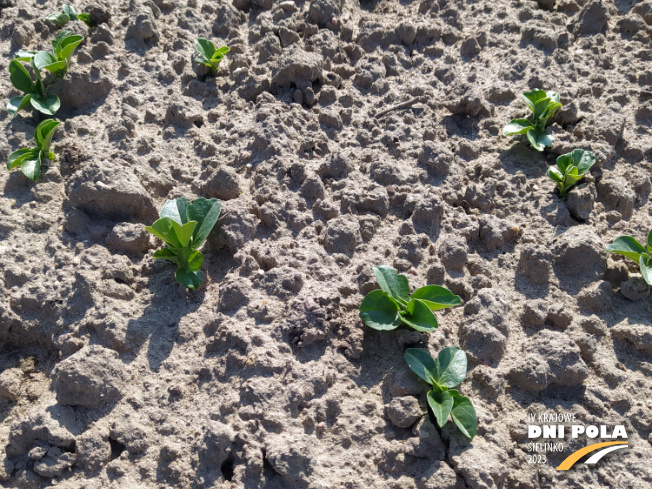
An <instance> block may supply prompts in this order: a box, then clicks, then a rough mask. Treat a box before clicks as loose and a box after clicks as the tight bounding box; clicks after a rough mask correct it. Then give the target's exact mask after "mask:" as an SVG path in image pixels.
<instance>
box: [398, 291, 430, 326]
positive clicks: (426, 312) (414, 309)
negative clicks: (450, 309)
mask: <svg viewBox="0 0 652 489" xmlns="http://www.w3.org/2000/svg"><path fill="white" fill-rule="evenodd" d="M398 315H399V316H400V318H401V319H402V320H403V322H404V323H405V324H407V325H408V326H410V327H411V328H412V329H416V330H417V331H422V332H427V331H433V330H435V329H437V327H438V326H439V324H437V318H436V317H435V315H434V314H433V313H432V311H431V310H430V307H428V304H426V303H425V302H424V301H422V300H419V299H412V300H411V301H410V302H409V303H408V305H407V312H406V313H402V312H399V314H398Z"/></svg>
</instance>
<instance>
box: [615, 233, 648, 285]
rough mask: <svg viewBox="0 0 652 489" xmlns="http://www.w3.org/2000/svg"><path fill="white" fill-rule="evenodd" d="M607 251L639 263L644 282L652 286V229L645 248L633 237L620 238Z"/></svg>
mask: <svg viewBox="0 0 652 489" xmlns="http://www.w3.org/2000/svg"><path fill="white" fill-rule="evenodd" d="M607 251H610V252H611V253H618V254H619V255H623V256H626V257H627V258H631V259H632V260H634V261H635V262H636V263H638V267H639V270H640V271H641V275H642V276H643V280H645V283H646V284H648V285H652V229H651V230H650V232H649V233H648V234H647V242H646V243H645V246H643V245H642V244H641V243H639V242H638V241H636V240H635V239H634V238H632V237H631V236H619V237H618V238H616V239H615V240H614V242H613V243H611V244H610V245H609V246H607Z"/></svg>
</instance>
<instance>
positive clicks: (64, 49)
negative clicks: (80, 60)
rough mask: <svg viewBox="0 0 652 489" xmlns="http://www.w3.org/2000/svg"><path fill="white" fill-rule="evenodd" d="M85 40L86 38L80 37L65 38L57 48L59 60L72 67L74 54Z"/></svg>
mask: <svg viewBox="0 0 652 489" xmlns="http://www.w3.org/2000/svg"><path fill="white" fill-rule="evenodd" d="M83 40H84V36H78V35H75V36H66V37H65V38H63V39H62V40H61V42H60V43H59V44H58V46H57V48H58V51H57V57H58V59H59V60H65V61H66V65H70V58H71V57H72V54H73V53H74V52H75V49H77V46H79V45H80V44H81V43H82V41H83Z"/></svg>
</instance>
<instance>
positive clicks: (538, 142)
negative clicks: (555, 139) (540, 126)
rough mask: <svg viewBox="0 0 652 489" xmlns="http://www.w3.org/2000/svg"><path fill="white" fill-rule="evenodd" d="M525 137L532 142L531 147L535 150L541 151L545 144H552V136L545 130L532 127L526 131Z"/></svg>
mask: <svg viewBox="0 0 652 489" xmlns="http://www.w3.org/2000/svg"><path fill="white" fill-rule="evenodd" d="M527 138H528V141H530V144H532V147H533V148H534V149H536V150H537V151H543V149H544V148H545V147H546V146H552V137H550V136H549V135H548V133H546V132H545V131H541V132H537V131H535V130H534V129H530V130H529V131H528V132H527Z"/></svg>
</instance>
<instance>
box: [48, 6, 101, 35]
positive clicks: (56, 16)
mask: <svg viewBox="0 0 652 489" xmlns="http://www.w3.org/2000/svg"><path fill="white" fill-rule="evenodd" d="M45 20H49V21H50V22H52V23H53V24H55V25H56V26H57V27H65V26H66V24H67V23H68V22H70V21H71V20H81V21H82V22H83V23H84V24H86V25H87V26H88V27H89V29H93V28H94V27H96V26H97V24H96V23H95V22H93V20H92V19H91V15H90V14H87V13H85V12H82V13H79V14H78V13H77V11H76V10H75V7H73V6H72V5H68V4H65V3H64V4H63V7H62V9H61V12H55V13H53V14H50V15H48V16H47V17H46V18H45Z"/></svg>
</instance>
